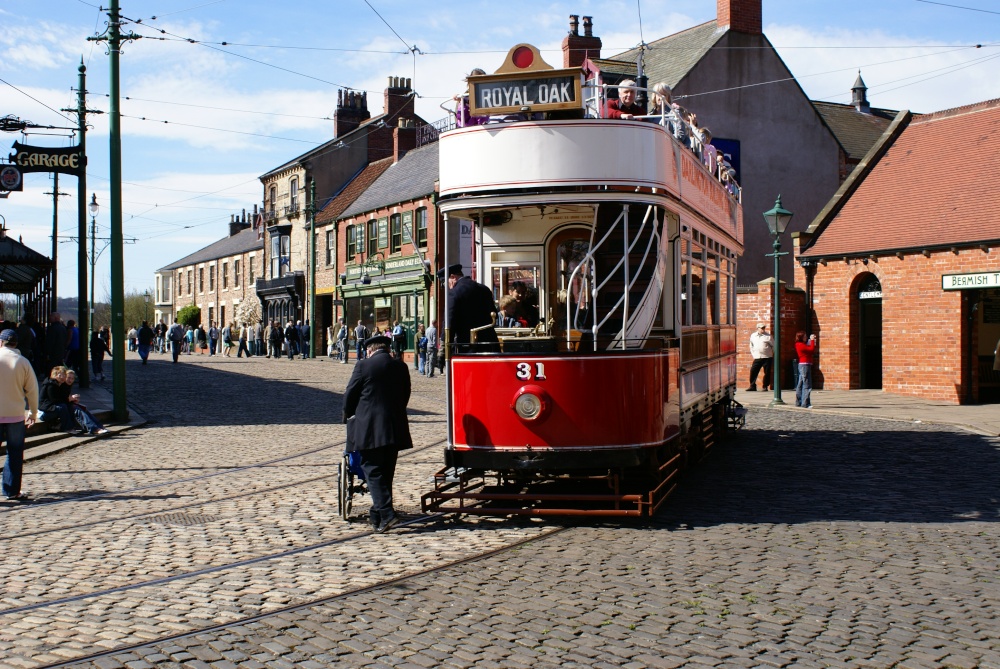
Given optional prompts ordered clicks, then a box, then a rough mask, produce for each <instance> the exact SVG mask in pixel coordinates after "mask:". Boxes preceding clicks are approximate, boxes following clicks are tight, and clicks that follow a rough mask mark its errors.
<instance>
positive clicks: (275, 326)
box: [267, 319, 285, 360]
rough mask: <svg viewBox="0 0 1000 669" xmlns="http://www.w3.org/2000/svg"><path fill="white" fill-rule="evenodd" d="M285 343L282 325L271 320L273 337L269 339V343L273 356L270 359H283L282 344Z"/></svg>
mask: <svg viewBox="0 0 1000 669" xmlns="http://www.w3.org/2000/svg"><path fill="white" fill-rule="evenodd" d="M283 341H285V335H284V334H283V333H282V331H281V324H280V323H279V322H278V321H277V320H274V319H272V320H271V336H270V337H268V339H267V342H268V345H269V346H270V347H271V354H270V355H269V356H268V357H271V358H274V359H275V360H278V359H280V358H281V343H282V342H283Z"/></svg>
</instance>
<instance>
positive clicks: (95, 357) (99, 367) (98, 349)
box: [90, 330, 111, 381]
mask: <svg viewBox="0 0 1000 669" xmlns="http://www.w3.org/2000/svg"><path fill="white" fill-rule="evenodd" d="M105 355H108V356H110V355H111V349H110V348H108V342H106V341H104V338H103V337H101V333H100V332H98V331H97V330H94V332H93V334H91V335H90V366H91V367H92V368H93V370H94V380H95V381H103V380H104V356H105Z"/></svg>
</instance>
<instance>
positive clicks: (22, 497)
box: [7, 492, 31, 502]
mask: <svg viewBox="0 0 1000 669" xmlns="http://www.w3.org/2000/svg"><path fill="white" fill-rule="evenodd" d="M30 499H31V498H30V497H28V495H27V493H23V492H19V493H17V494H16V495H11V496H9V497H8V498H7V501H8V502H27V501H28V500H30Z"/></svg>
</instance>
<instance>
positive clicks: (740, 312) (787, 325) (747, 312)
mask: <svg viewBox="0 0 1000 669" xmlns="http://www.w3.org/2000/svg"><path fill="white" fill-rule="evenodd" d="M780 304H781V346H780V350H779V355H780V356H781V361H782V362H781V365H782V366H781V385H782V388H786V389H787V388H791V387H792V374H791V370H792V366H791V360H792V357H793V356H792V354H793V351H794V350H795V347H794V346H793V344H794V342H795V333H796V332H798V331H799V330H803V331H805V330H807V328H806V327H805V323H806V320H807V315H806V294H805V291H803V290H801V289H799V288H796V287H794V286H788V285H786V284H785V283H784V282H782V283H781V296H780ZM736 322H737V324H738V331H737V332H738V335H737V338H736V341H737V349H736V368H737V379H738V383H739V387H741V388H746V387H747V383H748V381H749V379H750V366H751V365H752V364H753V358H752V357H751V356H750V335H752V334H753V333H754V331H755V330H756V329H757V323H767V324H768V325H767V331H768V332H770V333H771V334H772V335H773V334H774V279H765V280H763V281H761V282H760V283H758V284H757V292H741V293H739V294H738V295H737V296H736ZM757 384H758V386H759V385H761V379H760V378H759V377H758V379H757ZM814 385H815V386H816V387H817V388H821V387H822V386H821V385H819V381H818V380H817V381H814Z"/></svg>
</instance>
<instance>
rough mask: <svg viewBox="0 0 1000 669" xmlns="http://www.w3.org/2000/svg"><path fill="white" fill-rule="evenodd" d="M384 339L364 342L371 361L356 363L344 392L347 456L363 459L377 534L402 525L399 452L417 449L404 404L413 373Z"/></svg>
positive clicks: (407, 399)
mask: <svg viewBox="0 0 1000 669" xmlns="http://www.w3.org/2000/svg"><path fill="white" fill-rule="evenodd" d="M391 344H392V340H391V339H389V337H386V336H382V335H380V336H376V337H369V338H368V339H366V340H365V343H364V345H365V348H366V349H367V353H368V357H366V358H364V359H363V360H358V364H357V365H355V367H354V373H353V374H352V375H351V380H350V381H349V382H348V383H347V389H346V390H345V391H344V422H345V423H347V451H348V452H355V451H356V452H357V453H359V454H360V457H361V469H362V470H363V471H364V473H365V479H366V480H367V481H368V490H369V491H370V492H371V495H372V507H371V511H369V512H368V514H369V517H370V519H371V523H372V527H374V528H375V531H376V532H380V533H381V532H385V531H386V530H389V529H390V528H392V527H393V526H394V525H396V524H397V523H399V517H398V516H397V515H396V511H395V509H393V506H392V479H393V477H394V476H395V473H396V457H397V456H398V454H399V451H401V450H403V449H407V448H412V447H413V440H412V438H411V437H410V425H409V422H408V421H407V418H406V405H407V403H408V402H409V401H410V370H409V367H408V366H407V364H406V363H405V362H403V361H402V360H399V359H397V358H393V357H392V356H391V355H389V346H390V345H391Z"/></svg>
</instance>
